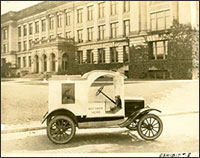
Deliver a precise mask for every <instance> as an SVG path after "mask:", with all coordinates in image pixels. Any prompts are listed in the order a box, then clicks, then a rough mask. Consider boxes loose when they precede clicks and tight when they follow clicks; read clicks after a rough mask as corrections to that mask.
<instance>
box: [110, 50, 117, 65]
mask: <svg viewBox="0 0 200 158" xmlns="http://www.w3.org/2000/svg"><path fill="white" fill-rule="evenodd" d="M110 62H111V63H116V62H118V52H117V49H116V47H111V48H110Z"/></svg>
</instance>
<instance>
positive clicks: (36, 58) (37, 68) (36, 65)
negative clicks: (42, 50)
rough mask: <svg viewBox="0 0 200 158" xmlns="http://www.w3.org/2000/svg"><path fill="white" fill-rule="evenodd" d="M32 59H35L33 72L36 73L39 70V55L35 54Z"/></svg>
mask: <svg viewBox="0 0 200 158" xmlns="http://www.w3.org/2000/svg"><path fill="white" fill-rule="evenodd" d="M34 59H35V72H36V73H38V72H39V57H38V55H35V57H34Z"/></svg>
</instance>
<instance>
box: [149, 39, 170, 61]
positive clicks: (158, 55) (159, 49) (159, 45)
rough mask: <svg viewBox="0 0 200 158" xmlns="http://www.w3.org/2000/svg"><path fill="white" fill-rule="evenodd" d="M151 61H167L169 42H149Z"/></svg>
mask: <svg viewBox="0 0 200 158" xmlns="http://www.w3.org/2000/svg"><path fill="white" fill-rule="evenodd" d="M148 47H149V59H150V60H152V59H153V60H156V59H166V58H167V55H168V41H157V42H149V43H148Z"/></svg>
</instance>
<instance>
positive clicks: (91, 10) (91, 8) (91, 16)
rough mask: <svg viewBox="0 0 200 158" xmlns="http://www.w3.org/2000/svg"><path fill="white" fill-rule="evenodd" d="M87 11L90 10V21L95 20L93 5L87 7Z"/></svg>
mask: <svg viewBox="0 0 200 158" xmlns="http://www.w3.org/2000/svg"><path fill="white" fill-rule="evenodd" d="M87 12H88V21H91V20H93V6H89V7H87Z"/></svg>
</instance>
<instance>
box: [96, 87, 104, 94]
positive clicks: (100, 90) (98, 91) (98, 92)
mask: <svg viewBox="0 0 200 158" xmlns="http://www.w3.org/2000/svg"><path fill="white" fill-rule="evenodd" d="M103 88H104V86H101V87H100V88H99V89H98V90H97V92H96V96H98V95H99V94H100V93H101V92H102V90H103Z"/></svg>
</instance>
